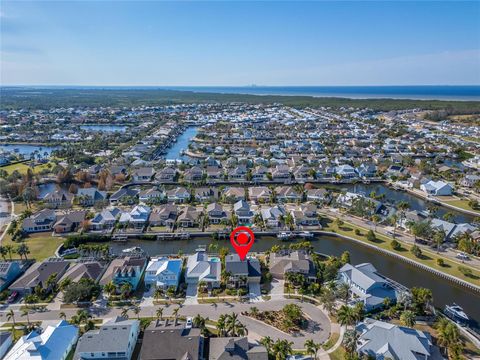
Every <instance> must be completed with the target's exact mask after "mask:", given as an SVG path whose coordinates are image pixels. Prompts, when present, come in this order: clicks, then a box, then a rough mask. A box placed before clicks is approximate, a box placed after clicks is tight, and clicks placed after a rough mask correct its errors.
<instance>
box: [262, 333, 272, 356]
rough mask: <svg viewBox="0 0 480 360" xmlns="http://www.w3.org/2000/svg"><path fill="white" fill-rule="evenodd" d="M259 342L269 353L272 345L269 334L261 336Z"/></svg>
mask: <svg viewBox="0 0 480 360" xmlns="http://www.w3.org/2000/svg"><path fill="white" fill-rule="evenodd" d="M260 344H262V345H263V346H265V349H267V353H269V354H270V353H271V351H272V346H273V340H272V338H271V337H270V336H265V337H263V338H261V340H260Z"/></svg>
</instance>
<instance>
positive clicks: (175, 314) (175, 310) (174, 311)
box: [172, 307, 180, 326]
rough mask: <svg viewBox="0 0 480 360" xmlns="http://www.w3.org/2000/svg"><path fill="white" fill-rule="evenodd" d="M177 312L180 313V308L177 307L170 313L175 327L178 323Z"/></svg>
mask: <svg viewBox="0 0 480 360" xmlns="http://www.w3.org/2000/svg"><path fill="white" fill-rule="evenodd" d="M179 311H180V308H179V307H177V308H175V309H173V312H172V314H173V317H174V319H175V326H176V325H177V322H178V312H179Z"/></svg>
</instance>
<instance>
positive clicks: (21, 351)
mask: <svg viewBox="0 0 480 360" xmlns="http://www.w3.org/2000/svg"><path fill="white" fill-rule="evenodd" d="M77 339H78V328H77V327H76V326H73V325H70V324H69V323H68V322H66V321H65V320H61V321H59V322H58V323H57V324H56V325H49V326H47V327H46V329H44V330H43V332H41V333H40V332H38V331H37V330H34V331H32V332H31V333H30V334H28V335H25V336H22V337H21V338H20V339H19V340H18V341H17V342H16V343H15V345H13V347H12V348H11V350H10V351H9V352H8V353H7V355H6V356H5V357H4V358H3V360H37V359H42V360H65V359H66V358H67V356H68V354H69V353H70V350H71V349H72V347H73V346H74V345H75V343H76V342H77Z"/></svg>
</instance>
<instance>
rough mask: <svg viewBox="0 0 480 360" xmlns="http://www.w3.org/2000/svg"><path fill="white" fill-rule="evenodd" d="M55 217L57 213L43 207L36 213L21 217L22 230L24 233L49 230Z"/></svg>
mask: <svg viewBox="0 0 480 360" xmlns="http://www.w3.org/2000/svg"><path fill="white" fill-rule="evenodd" d="M56 219H57V215H56V214H55V211H53V210H51V209H43V210H40V211H39V212H37V213H36V214H33V215H31V216H29V217H27V218H25V219H23V222H22V230H23V231H24V232H26V233H34V232H41V231H51V230H52V228H53V224H55V221H56Z"/></svg>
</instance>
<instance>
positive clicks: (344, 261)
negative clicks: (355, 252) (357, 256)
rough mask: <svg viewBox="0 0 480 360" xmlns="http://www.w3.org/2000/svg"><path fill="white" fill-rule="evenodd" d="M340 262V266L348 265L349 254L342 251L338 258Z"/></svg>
mask: <svg viewBox="0 0 480 360" xmlns="http://www.w3.org/2000/svg"><path fill="white" fill-rule="evenodd" d="M340 261H341V262H342V264H350V253H349V252H348V251H344V252H343V253H342V256H341V257H340Z"/></svg>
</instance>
